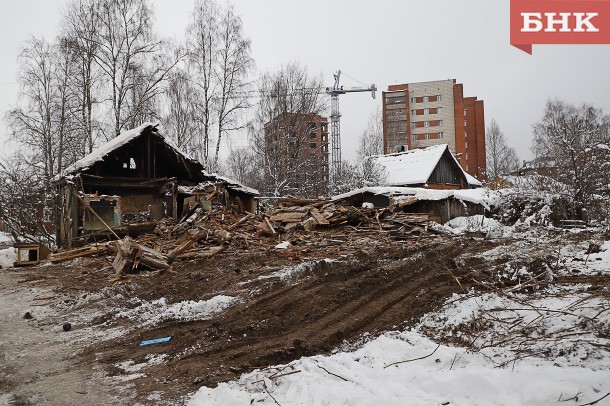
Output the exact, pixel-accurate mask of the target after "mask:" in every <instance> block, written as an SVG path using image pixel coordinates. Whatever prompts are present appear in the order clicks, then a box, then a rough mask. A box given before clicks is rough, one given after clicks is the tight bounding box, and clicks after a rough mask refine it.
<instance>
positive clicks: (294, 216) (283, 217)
mask: <svg viewBox="0 0 610 406" xmlns="http://www.w3.org/2000/svg"><path fill="white" fill-rule="evenodd" d="M304 214H305V213H302V212H289V213H277V214H274V215H273V216H271V218H270V220H271V221H280V222H282V223H300V222H301V220H303V217H304Z"/></svg>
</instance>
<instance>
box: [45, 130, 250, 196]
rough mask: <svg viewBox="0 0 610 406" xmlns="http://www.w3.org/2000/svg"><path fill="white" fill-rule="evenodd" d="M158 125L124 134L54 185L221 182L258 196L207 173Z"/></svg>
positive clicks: (59, 177)
mask: <svg viewBox="0 0 610 406" xmlns="http://www.w3.org/2000/svg"><path fill="white" fill-rule="evenodd" d="M157 126H158V124H153V123H144V124H142V125H140V126H139V127H137V128H134V129H132V130H128V131H125V132H123V133H121V134H120V135H118V136H117V137H116V138H114V139H112V140H110V141H109V142H107V143H105V144H103V145H101V146H100V147H99V148H98V149H96V150H95V151H93V152H91V153H90V154H89V155H87V156H85V157H83V158H81V159H79V160H78V161H76V162H74V163H73V164H72V165H70V166H69V167H67V168H66V169H65V170H64V171H63V172H62V173H61V174H60V175H58V176H56V177H55V179H54V181H55V182H58V181H60V180H62V179H69V178H70V177H72V176H75V175H85V177H87V176H88V177H96V178H98V177H112V178H122V179H123V178H144V179H160V178H175V179H176V180H177V181H178V183H179V184H181V185H184V186H195V185H198V184H201V183H210V182H222V183H226V184H227V187H229V188H232V189H234V190H236V191H239V192H242V193H246V194H250V195H258V191H257V190H255V189H252V188H249V187H247V186H244V185H242V184H240V183H239V182H237V181H234V180H231V179H228V178H225V177H222V176H219V175H217V174H210V173H207V172H206V171H205V170H204V168H203V165H202V164H201V163H200V162H199V161H198V160H197V159H194V158H192V157H190V156H189V155H188V154H186V153H185V152H183V151H181V150H180V149H179V148H178V147H177V146H176V145H175V144H174V143H173V142H172V140H171V139H169V138H168V137H165V136H164V135H162V134H161V133H160V132H159V131H158V129H157Z"/></svg>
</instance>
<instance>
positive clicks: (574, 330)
mask: <svg viewBox="0 0 610 406" xmlns="http://www.w3.org/2000/svg"><path fill="white" fill-rule="evenodd" d="M442 227H446V228H448V229H450V230H455V232H456V233H463V232H464V231H471V230H476V231H484V232H486V233H487V235H488V236H489V235H490V234H491V235H494V236H496V238H502V237H504V238H506V237H508V238H507V240H506V241H507V243H506V244H503V245H500V246H498V247H496V248H493V249H490V250H487V251H485V252H482V253H481V256H482V257H485V258H487V260H488V261H493V259H494V258H503V257H504V258H505V257H507V256H508V257H510V258H512V260H511V261H513V260H516V259H519V258H525V257H528V256H532V255H536V254H537V255H549V253H550V255H557V257H558V258H559V261H557V266H555V269H554V271H553V272H554V275H555V276H557V275H560V274H561V275H573V274H574V273H575V269H576V270H577V271H578V272H577V273H578V274H580V275H590V276H597V275H609V274H610V242H609V241H606V242H603V241H601V242H591V238H585V239H583V240H582V241H580V240H579V239H575V240H568V239H565V238H564V237H563V236H562V234H561V231H559V232H558V231H557V230H554V229H552V227H550V228H548V230H547V231H545V230H544V229H541V228H540V227H534V228H529V227H528V228H527V229H525V228H524V229H521V228H519V227H516V228H513V227H506V226H503V225H501V224H500V223H498V222H497V221H494V220H491V219H485V218H483V217H482V216H472V217H469V218H459V219H454V220H452V222H450V224H448V225H445V226H442ZM600 235H601V234H600ZM554 264H555V260H553V264H552V265H554ZM507 265H508V264H507ZM515 266H517V265H515ZM519 266H520V265H519ZM519 266H517V267H516V268H515V269H512V268H511V269H508V268H507V270H506V272H509V273H510V275H508V276H507V277H509V278H512V279H514V283H517V285H516V286H509V287H506V288H505V289H504V290H500V291H498V292H495V293H480V292H474V291H471V292H468V293H464V294H456V295H454V296H453V297H451V298H449V299H448V300H447V301H446V302H445V305H444V306H443V307H442V308H441V309H440V310H439V311H437V312H434V313H430V314H428V315H426V316H425V317H423V318H422V320H421V322H420V324H419V325H418V326H416V327H415V328H413V329H412V330H410V331H404V332H388V333H386V334H384V335H382V336H380V337H378V338H375V339H373V340H368V339H367V337H363V339H362V342H365V343H364V344H363V345H361V346H358V347H356V349H354V348H349V347H346V348H342V349H337V350H336V351H335V353H334V354H332V355H330V356H322V355H319V356H314V357H304V358H301V359H299V360H296V361H293V362H291V363H290V364H288V365H284V366H277V367H272V368H267V369H264V370H257V371H254V372H251V373H248V374H244V375H242V376H241V377H240V378H239V380H236V381H232V382H226V383H221V384H219V386H218V387H216V388H207V387H202V388H200V389H199V391H197V392H196V393H195V394H194V395H193V396H192V397H191V398H190V399H189V400H188V404H189V405H190V406H199V405H223V406H224V405H243V404H260V405H275V404H281V405H310V404H315V405H417V406H419V405H450V406H451V405H453V406H472V405H486V406H487V405H490V406H507V405H532V406H536V405H540V406H542V405H570V404H573V405H583V404H586V403H588V402H593V401H596V400H598V399H600V398H602V397H603V396H605V395H606V394H608V396H607V397H606V398H604V399H603V400H601V401H600V402H598V403H596V404H597V405H599V406H602V405H610V288H609V287H608V286H607V284H606V285H590V284H576V285H570V284H567V285H564V284H556V285H552V284H551V285H550V286H548V287H546V288H544V286H545V285H541V286H542V287H537V288H536V287H532V286H530V287H529V288H528V289H529V293H526V292H525V291H524V289H522V288H521V284H520V283H518V282H519V281H527V280H531V277H532V275H531V274H530V272H529V271H528V270H527V269H526V268H525V267H521V268H519ZM549 271H550V269H549ZM287 274H292V272H287ZM287 274H286V275H287ZM276 276H278V277H281V275H279V274H278V275H276ZM551 279H552V278H551ZM367 341H368V342H367ZM439 342H442V343H444V344H443V345H439V344H437V343H439ZM445 344H447V345H445ZM437 347H438V348H437ZM400 361H408V362H401V363H398V362H400ZM393 363H396V364H394V365H392V364H393Z"/></svg>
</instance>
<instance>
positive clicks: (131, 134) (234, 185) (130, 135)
mask: <svg viewBox="0 0 610 406" xmlns="http://www.w3.org/2000/svg"><path fill="white" fill-rule="evenodd" d="M157 126H158V124H154V123H151V122H146V123H143V124H142V125H140V126H139V127H136V128H133V129H131V130H128V131H125V132H122V133H121V134H119V135H118V136H117V137H116V138H114V139H112V140H110V141H108V142H107V143H105V144H102V145H100V147H99V148H97V149H96V150H95V151H93V152H91V153H90V154H89V155H87V156H85V157H83V158H81V159H79V160H78V161H76V162H74V163H73V164H72V165H70V166H68V167H67V168H66V169H65V170H64V171H63V172H62V173H61V174H60V175H57V176H56V177H55V178H54V179H53V180H54V181H58V180H60V179H62V178H69V177H70V175H72V174H75V173H76V172H81V171H84V170H87V169H88V168H89V167H91V166H92V165H94V164H96V163H98V162H101V161H103V160H104V158H105V157H106V156H107V155H108V154H110V153H111V152H113V151H115V150H117V149H118V148H120V147H122V146H124V145H126V144H128V143H129V142H131V141H133V140H134V139H136V138H138V137H139V136H140V135H141V134H142V133H143V132H144V131H145V130H147V129H149V128H151V129H153V130H156V128H157ZM155 134H156V135H158V136H159V137H161V138H162V139H163V142H164V143H165V144H166V145H168V146H169V147H170V148H172V149H173V150H174V151H175V152H176V153H177V154H179V155H181V156H183V157H184V158H185V159H186V160H188V161H191V162H193V163H196V164H199V165H200V166H201V167H202V165H201V163H200V162H199V161H198V160H197V159H194V158H192V157H190V156H189V155H188V154H187V153H185V152H183V151H181V150H180V148H178V147H177V146H176V144H174V142H173V141H172V140H171V139H170V138H169V137H165V136H163V135H162V134H161V133H159V132H155ZM201 173H202V174H203V175H204V176H205V177H207V178H210V179H215V180H218V181H223V182H226V183H227V184H228V186H229V187H230V188H231V189H233V190H236V191H240V192H244V193H248V194H253V195H258V194H259V193H258V190H256V189H252V188H250V187H248V186H245V185H242V184H241V183H239V182H237V181H235V180H233V179H229V178H226V177H223V176H220V175H218V174H209V173H207V172H206V171H205V170H202V171H201Z"/></svg>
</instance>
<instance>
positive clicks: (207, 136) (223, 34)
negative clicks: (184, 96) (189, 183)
mask: <svg viewBox="0 0 610 406" xmlns="http://www.w3.org/2000/svg"><path fill="white" fill-rule="evenodd" d="M187 49H188V53H189V66H190V67H191V71H192V72H193V80H194V82H195V84H196V88H197V90H198V92H199V103H198V104H197V108H198V110H199V114H198V116H199V117H200V119H199V120H200V123H201V124H200V127H201V138H202V139H201V152H200V156H199V157H200V159H201V161H202V162H203V164H204V166H205V167H206V169H208V170H209V171H214V170H216V169H217V167H218V155H219V150H220V143H221V140H222V139H224V138H225V137H226V136H227V135H228V133H229V132H231V131H233V130H237V129H241V128H243V126H244V125H243V124H242V123H241V122H240V113H241V111H243V110H244V109H245V108H247V107H249V104H248V97H247V96H248V94H247V90H248V82H247V78H248V74H249V71H250V69H251V67H252V66H253V60H252V57H251V54H250V41H249V40H248V39H247V38H245V36H244V34H243V29H242V22H241V19H240V18H239V17H238V16H237V15H236V14H235V12H234V10H233V8H232V6H230V5H228V6H226V7H224V8H223V7H221V6H219V5H218V3H217V2H216V1H214V0H200V1H197V3H196V4H195V9H194V13H193V21H192V23H191V24H190V25H189V27H188V30H187ZM214 138H215V139H214ZM214 141H215V142H214Z"/></svg>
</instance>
